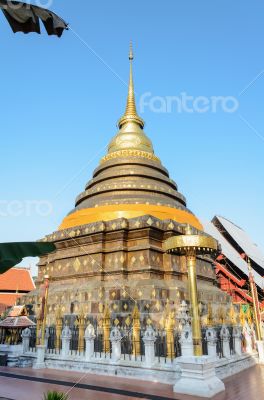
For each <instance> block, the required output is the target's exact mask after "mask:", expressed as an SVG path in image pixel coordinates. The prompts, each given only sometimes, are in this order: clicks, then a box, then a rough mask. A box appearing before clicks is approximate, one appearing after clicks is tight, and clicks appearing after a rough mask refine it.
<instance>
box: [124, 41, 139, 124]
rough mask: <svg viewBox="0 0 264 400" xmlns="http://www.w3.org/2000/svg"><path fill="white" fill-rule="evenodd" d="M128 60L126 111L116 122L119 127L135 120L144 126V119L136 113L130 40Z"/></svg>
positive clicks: (132, 55) (132, 56)
mask: <svg viewBox="0 0 264 400" xmlns="http://www.w3.org/2000/svg"><path fill="white" fill-rule="evenodd" d="M128 59H129V61H130V73H129V85H128V96H127V104H126V111H125V114H124V115H123V117H122V118H120V120H119V122H118V126H119V128H121V127H122V126H123V125H124V124H125V123H127V122H136V123H137V124H138V125H140V127H141V128H144V121H143V119H142V118H140V117H139V116H138V114H137V109H136V102H135V92H134V81H133V60H134V54H133V46H132V42H130V47H129V57H128Z"/></svg>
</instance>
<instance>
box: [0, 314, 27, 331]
mask: <svg viewBox="0 0 264 400" xmlns="http://www.w3.org/2000/svg"><path fill="white" fill-rule="evenodd" d="M33 325H35V324H34V322H32V321H31V320H30V319H29V318H28V317H25V316H24V317H7V318H6V319H4V321H2V322H0V326H1V327H4V328H26V327H27V326H33Z"/></svg>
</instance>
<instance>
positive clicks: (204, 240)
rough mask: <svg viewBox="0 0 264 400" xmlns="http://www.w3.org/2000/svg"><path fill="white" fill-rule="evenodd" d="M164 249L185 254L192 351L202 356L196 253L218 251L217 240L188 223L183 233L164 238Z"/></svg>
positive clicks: (203, 253) (168, 251)
mask: <svg viewBox="0 0 264 400" xmlns="http://www.w3.org/2000/svg"><path fill="white" fill-rule="evenodd" d="M163 247H164V250H165V251H166V252H167V253H169V254H175V255H179V256H185V257H186V261H187V269H188V286H189V298H190V305H191V314H192V335H193V352H194V355H195V356H202V335H201V323H200V315H199V305H198V292H197V276H196V257H197V255H205V254H212V255H213V254H215V253H217V252H218V251H219V248H218V242H217V241H216V240H215V239H214V238H213V237H212V236H208V235H205V234H202V233H200V234H199V233H198V232H196V233H193V228H192V227H191V226H190V225H186V226H185V235H178V236H172V237H169V238H168V239H166V240H165V243H164V245H163Z"/></svg>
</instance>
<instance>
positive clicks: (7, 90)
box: [0, 0, 264, 249]
mask: <svg viewBox="0 0 264 400" xmlns="http://www.w3.org/2000/svg"><path fill="white" fill-rule="evenodd" d="M32 3H33V4H40V3H42V4H51V6H50V8H51V9H52V10H53V11H55V12H57V13H58V14H60V15H61V16H62V17H64V19H65V20H66V21H68V22H69V23H70V26H71V28H72V29H73V31H74V32H75V33H73V31H72V30H70V31H68V32H66V33H65V34H64V35H63V37H62V38H61V39H57V38H55V37H48V36H47V35H43V36H38V35H36V34H31V35H28V36H26V35H23V34H16V35H14V34H13V33H12V32H11V30H10V28H9V26H8V24H7V23H6V21H5V20H4V18H3V16H2V15H1V17H0V22H1V24H0V35H1V40H0V49H1V55H2V57H1V60H2V62H1V96H0V102H1V120H0V132H1V133H0V134H1V157H0V168H1V181H0V200H1V202H2V203H1V205H0V211H1V214H2V215H1V229H0V241H2V242H3V241H26V240H36V239H39V238H41V237H43V235H45V234H48V233H50V232H52V231H54V230H56V228H57V227H58V225H59V224H60V222H61V220H62V219H63V217H64V216H65V215H66V214H67V213H68V211H69V210H71V209H72V208H73V205H74V200H75V197H76V196H77V194H79V193H80V192H81V191H82V190H83V188H84V185H85V183H86V182H87V181H88V179H90V177H91V174H92V171H93V169H94V168H95V167H96V166H97V164H98V161H99V159H100V157H101V156H103V154H104V152H105V150H104V146H105V145H106V144H107V143H108V142H109V140H110V138H111V137H112V136H113V135H114V134H115V133H116V121H117V120H118V118H119V117H120V116H121V114H122V113H123V111H124V106H125V99H126V92H127V87H126V85H125V84H124V83H123V81H125V82H127V79H128V60H127V55H128V44H129V41H130V39H132V40H133V43H134V52H135V63H134V74H135V86H136V92H137V99H138V100H139V98H140V96H142V95H143V94H144V93H146V92H151V93H152V96H160V97H162V98H165V97H166V96H179V95H180V93H182V92H185V93H187V94H188V95H190V96H193V97H194V98H197V97H198V96H206V97H207V98H211V97H212V96H224V97H225V96H232V97H235V98H236V99H237V101H238V102H239V107H238V109H237V111H236V112H234V113H227V112H224V111H223V110H221V109H220V110H219V109H218V110H217V112H215V113H213V112H210V111H208V112H205V113H198V112H193V113H187V112H182V113H179V112H177V111H176V110H172V112H170V113H168V112H167V113H157V112H153V111H151V110H150V109H149V107H147V109H145V112H144V113H143V115H142V116H143V118H144V119H145V121H146V129H145V131H146V133H147V134H148V135H149V137H150V138H151V139H152V141H153V144H154V148H155V152H156V154H157V155H158V156H159V157H160V158H161V159H162V161H163V164H164V165H165V166H166V167H167V168H168V169H169V171H170V174H171V177H172V178H173V179H175V180H176V182H177V183H178V185H179V190H180V191H181V192H182V193H183V194H184V195H185V196H186V197H187V200H188V206H189V208H190V209H192V210H193V211H194V212H195V213H196V214H197V216H198V217H200V218H201V219H211V218H212V217H213V216H214V215H215V214H220V215H222V216H225V217H226V218H229V219H231V220H232V221H233V222H235V223H237V224H238V225H240V226H241V227H242V228H244V229H245V230H246V231H247V232H248V233H249V234H250V235H251V237H252V238H253V240H255V242H257V243H258V244H259V245H260V246H261V247H262V249H263V248H264V238H263V222H264V218H263V216H264V212H263V198H264V187H263V180H264V168H263V163H264V161H263V154H264V123H263V93H264V51H263V34H264V25H263V12H264V4H263V2H261V1H257V0H252V1H250V2H248V1H241V0H234V1H232V2H230V1H227V0H221V1H220V0H215V1H213V2H212V1H211V0H204V1H199V2H198V1H197V0H184V1H183V0H182V1H176V0H164V1H157V0H152V1H150V0H145V1H139V0H134V1H133V2H132V1H129V2H128V1H121V0H114V1H109V0H97V1H96V2H92V1H87V0H74V1H69V0H67V1H59V0H53V2H52V1H49V0H42V1H41V2H40V1H39V0H38V1H37V0H36V1H34V0H32ZM77 35H78V36H79V38H78V37H77ZM85 43H86V44H85ZM96 55H97V56H96ZM102 60H103V61H102ZM241 92H242V94H240V95H239V93H241ZM14 200H16V201H19V202H20V203H19V204H20V205H21V204H22V206H21V207H22V211H21V212H20V213H19V215H16V216H15V215H12V212H9V211H10V210H9V209H8V204H9V203H10V202H13V201H14ZM35 200H36V201H47V202H50V203H51V204H52V207H53V211H52V213H51V214H50V215H49V216H48V217H46V218H45V217H43V216H41V215H38V212H36V210H35V208H36V207H35V208H34V206H30V205H29V202H32V201H35ZM23 210H24V211H23ZM3 214H4V216H3Z"/></svg>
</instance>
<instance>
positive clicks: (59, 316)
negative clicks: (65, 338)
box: [56, 307, 63, 350]
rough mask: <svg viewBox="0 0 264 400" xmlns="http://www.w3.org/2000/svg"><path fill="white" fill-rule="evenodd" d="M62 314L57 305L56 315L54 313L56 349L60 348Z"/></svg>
mask: <svg viewBox="0 0 264 400" xmlns="http://www.w3.org/2000/svg"><path fill="white" fill-rule="evenodd" d="M62 325H63V321H62V314H61V308H60V307H59V309H58V312H57V315H56V349H57V350H59V349H60V340H61V332H62Z"/></svg>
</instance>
